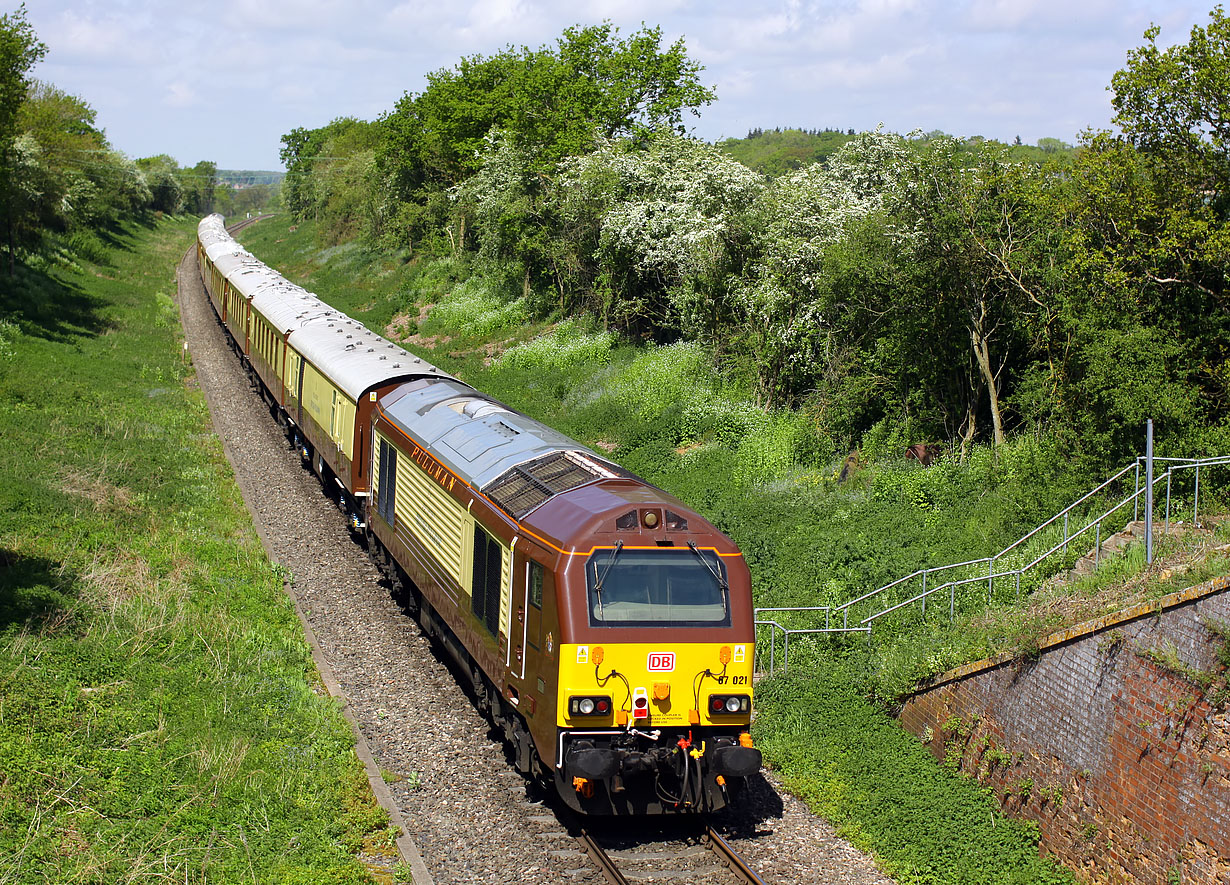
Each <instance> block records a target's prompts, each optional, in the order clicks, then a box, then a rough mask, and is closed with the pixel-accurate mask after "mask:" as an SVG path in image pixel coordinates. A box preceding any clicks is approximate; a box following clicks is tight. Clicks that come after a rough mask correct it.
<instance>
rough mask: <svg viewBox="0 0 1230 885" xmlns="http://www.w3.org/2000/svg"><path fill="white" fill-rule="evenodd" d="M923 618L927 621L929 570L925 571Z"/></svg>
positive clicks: (923, 574)
mask: <svg viewBox="0 0 1230 885" xmlns="http://www.w3.org/2000/svg"><path fill="white" fill-rule="evenodd" d="M922 576H923V592H922V616H923V620H926V619H927V570H926V569H923V573H922Z"/></svg>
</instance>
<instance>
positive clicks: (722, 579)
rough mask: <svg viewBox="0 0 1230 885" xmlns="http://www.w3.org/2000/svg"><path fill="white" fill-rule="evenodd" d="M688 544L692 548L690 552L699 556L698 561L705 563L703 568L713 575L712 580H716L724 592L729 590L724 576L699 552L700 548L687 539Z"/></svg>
mask: <svg viewBox="0 0 1230 885" xmlns="http://www.w3.org/2000/svg"><path fill="white" fill-rule="evenodd" d="M688 546H689V547H691V548H692V552H693V553H695V554H696V555H697V556H699V557H700V561H701V562H703V563H704V564H705V568H707V569H708V570H709V574H711V575H713V580H715V581H717V582H718V586H719V587H721V588H722V591H723V592H724V593H729V592H730V585H729V584H727V583H726V576H725V575H723V574H722V573H721V571H720V570H718V569H715V568H714V567H713V566H712V564H710V562H709V560H707V559H705V554H703V553H701V552H700V548H698V547H697V546H696V542H695V541H688Z"/></svg>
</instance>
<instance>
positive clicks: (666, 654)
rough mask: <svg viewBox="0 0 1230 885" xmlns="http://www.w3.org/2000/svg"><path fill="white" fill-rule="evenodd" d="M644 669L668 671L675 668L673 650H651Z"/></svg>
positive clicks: (659, 671) (658, 671)
mask: <svg viewBox="0 0 1230 885" xmlns="http://www.w3.org/2000/svg"><path fill="white" fill-rule="evenodd" d="M646 669H647V670H649V671H650V672H651V673H653V672H657V673H669V672H670V671H671V670H674V669H675V653H674V652H673V651H651V652H650V653H649V663H648V665H647V666H646Z"/></svg>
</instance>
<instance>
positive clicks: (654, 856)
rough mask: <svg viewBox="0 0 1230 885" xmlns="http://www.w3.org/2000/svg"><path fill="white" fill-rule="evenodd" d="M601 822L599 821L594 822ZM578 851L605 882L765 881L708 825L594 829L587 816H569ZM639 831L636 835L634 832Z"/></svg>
mask: <svg viewBox="0 0 1230 885" xmlns="http://www.w3.org/2000/svg"><path fill="white" fill-rule="evenodd" d="M599 826H601V825H599ZM572 828H573V829H574V832H573V838H575V839H576V841H577V843H578V845H579V846H580V851H581V853H582V854H584V855H585V856H586V857H588V858H589V860H590V861H591V862H592V863H593V864H594V865H595V866H596V867H597V868H598V871H599V873H600V874H601V876H602V878H603V880H604V881H606V882H608V883H610V885H630V883H634V882H668V881H675V882H687V883H689V885H701V883H705V885H708V883H713V885H732V883H739V885H764V882H763V880H762V879H761V878H760V877H759V876H758V875H756V873H755V872H754V871H753V870H752V869H751V868H750V867H749V866H748V865H747V864H746V863H745V862H744V861H743V859H742V858H741V857H739V855H738V853H737V852H736V851H735V850H734V849H733V848H732V847H731V845H730V843H729V842H727V841H726V840H725V839H724V838H723V837H722V835H721V834H720V833H718V832H717V830H715V829H714V828H713V827H712V826H710V825H708V824H702V825H700V826H691V827H685V828H683V829H682V831H681V830H680V829H679V828H676V829H675V832H673V833H667V832H665V828H663V832H660V833H652V831H651V832H649V833H648V838H647V839H646V838H645V835H646V831H645V830H644V829H640V830H628V832H627V833H626V834H622V835H621V834H618V832H606V833H601V834H599V833H598V832H596V831H595V830H596V828H595V827H594V826H593V824H592V822H585V823H582V822H580V821H579V820H574V821H573V822H572ZM638 832H639V833H640V834H641V835H640V836H639V837H638V836H637V835H634V834H635V833H638Z"/></svg>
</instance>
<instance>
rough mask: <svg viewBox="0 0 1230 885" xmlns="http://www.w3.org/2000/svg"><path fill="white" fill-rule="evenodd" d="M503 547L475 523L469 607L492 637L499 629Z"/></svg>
mask: <svg viewBox="0 0 1230 885" xmlns="http://www.w3.org/2000/svg"><path fill="white" fill-rule="evenodd" d="M503 552H504V551H503V549H502V548H501V547H500V542H499V541H497V540H496V539H495V538H493V537H491V536H490V535H489V534H487V533H486V532H485V531H484V530H483V528H482V526H480V525H478V524H477V523H476V524H475V526H474V580H473V582H472V583H471V585H470V590H471V596H470V607H471V608H470V610H471V611H473V612H474V616H475V617H476V618H478V619H479V621H481V622H482V623H483V625H484V626H486V628H487V631H488V632H489V633H491V635H492V636H496V635H498V634H499V632H500V579H501V578H502V577H503V566H504V558H503Z"/></svg>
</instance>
